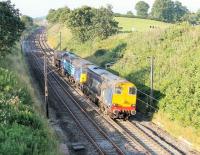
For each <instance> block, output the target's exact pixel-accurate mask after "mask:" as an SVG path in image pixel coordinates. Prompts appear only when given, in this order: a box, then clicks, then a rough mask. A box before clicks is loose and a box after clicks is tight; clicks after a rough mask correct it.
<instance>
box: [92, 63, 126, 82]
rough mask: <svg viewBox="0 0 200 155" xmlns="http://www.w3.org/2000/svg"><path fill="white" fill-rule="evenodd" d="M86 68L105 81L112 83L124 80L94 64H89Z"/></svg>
mask: <svg viewBox="0 0 200 155" xmlns="http://www.w3.org/2000/svg"><path fill="white" fill-rule="evenodd" d="M88 68H89V69H90V70H91V71H93V72H94V73H96V74H98V75H100V76H101V77H102V78H104V79H106V80H107V81H112V82H114V83H119V82H125V81H126V80H125V79H123V78H121V77H119V76H117V75H114V74H112V73H110V72H109V71H107V70H105V69H103V68H101V67H99V66H95V65H90V66H88Z"/></svg>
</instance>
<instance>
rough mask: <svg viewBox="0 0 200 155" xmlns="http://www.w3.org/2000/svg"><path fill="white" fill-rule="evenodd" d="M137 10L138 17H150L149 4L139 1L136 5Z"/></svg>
mask: <svg viewBox="0 0 200 155" xmlns="http://www.w3.org/2000/svg"><path fill="white" fill-rule="evenodd" d="M135 9H136V11H137V16H139V17H147V16H148V10H149V4H148V3H146V2H144V1H139V2H138V3H137V4H136V5H135Z"/></svg>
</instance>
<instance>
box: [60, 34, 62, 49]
mask: <svg viewBox="0 0 200 155" xmlns="http://www.w3.org/2000/svg"><path fill="white" fill-rule="evenodd" d="M61 47H62V46H61V32H60V51H61V49H62V48H61Z"/></svg>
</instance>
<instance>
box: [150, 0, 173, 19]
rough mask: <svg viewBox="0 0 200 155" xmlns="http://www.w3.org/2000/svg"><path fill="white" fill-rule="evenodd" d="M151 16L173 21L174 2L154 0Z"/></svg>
mask: <svg viewBox="0 0 200 155" xmlns="http://www.w3.org/2000/svg"><path fill="white" fill-rule="evenodd" d="M151 16H152V17H153V18H155V19H158V20H161V21H164V22H173V20H174V2H173V1H171V0H155V2H154V4H153V7H152V11H151Z"/></svg>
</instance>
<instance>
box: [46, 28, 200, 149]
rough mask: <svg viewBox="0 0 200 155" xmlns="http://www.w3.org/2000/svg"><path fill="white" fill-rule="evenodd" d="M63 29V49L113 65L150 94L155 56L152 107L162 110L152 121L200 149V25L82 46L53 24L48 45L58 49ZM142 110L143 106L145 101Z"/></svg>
mask: <svg viewBox="0 0 200 155" xmlns="http://www.w3.org/2000/svg"><path fill="white" fill-rule="evenodd" d="M66 30H67V31H66ZM60 31H61V32H62V33H64V31H65V33H68V35H67V34H66V35H63V37H62V49H70V50H72V51H74V52H75V53H77V54H78V55H80V56H82V57H84V58H86V59H88V60H90V61H92V62H94V63H95V64H98V65H101V66H104V65H105V64H106V63H107V62H111V61H114V62H115V64H114V65H113V66H112V67H111V69H112V70H113V71H114V72H116V73H118V74H119V75H120V76H123V77H125V78H126V79H128V80H130V81H132V82H133V83H135V84H136V86H137V87H138V88H139V89H140V90H143V91H146V92H149V87H150V80H149V72H150V67H149V66H150V62H149V59H148V57H149V56H152V55H153V56H154V57H155V72H154V75H155V76H154V89H155V91H154V92H155V97H156V98H157V99H158V100H159V102H158V103H154V104H157V105H155V106H157V107H159V111H158V112H157V113H155V114H154V116H153V118H152V119H153V121H155V122H160V123H161V124H162V125H163V127H164V128H165V129H166V130H167V131H169V132H170V133H172V134H173V135H175V136H176V137H183V138H185V139H186V140H188V141H189V142H191V143H193V145H194V147H195V148H197V149H198V150H200V106H199V103H200V100H199V99H200V82H199V77H200V68H199V66H200V61H199V60H198V58H199V57H200V27H192V26H189V25H187V24H183V25H174V26H170V28H167V29H165V30H164V29H154V30H152V31H144V32H132V33H127V34H124V33H123V34H118V35H116V36H112V37H110V38H108V39H106V40H92V41H88V42H86V43H84V44H81V43H79V42H77V41H76V40H74V39H73V38H71V37H69V36H72V35H71V33H70V31H69V30H68V29H66V28H65V27H61V29H60V26H58V25H54V26H52V27H51V28H49V30H48V40H49V44H50V45H51V46H52V47H54V48H55V47H57V46H58V39H57V38H58V37H57V38H56V36H55V34H58V33H59V32H60ZM70 38H71V39H70ZM138 106H140V107H143V108H145V105H143V104H141V103H138Z"/></svg>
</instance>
